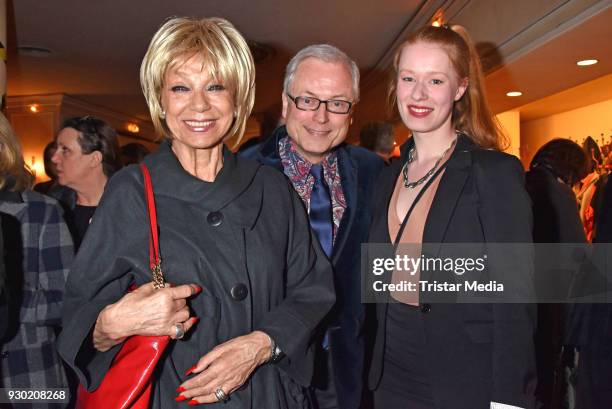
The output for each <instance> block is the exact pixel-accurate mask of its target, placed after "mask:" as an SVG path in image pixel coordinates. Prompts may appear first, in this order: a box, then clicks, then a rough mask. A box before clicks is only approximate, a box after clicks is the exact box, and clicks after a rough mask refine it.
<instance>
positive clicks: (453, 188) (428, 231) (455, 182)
mask: <svg viewBox="0 0 612 409" xmlns="http://www.w3.org/2000/svg"><path fill="white" fill-rule="evenodd" d="M472 147H473V145H472V144H471V142H467V143H466V141H462V138H461V137H460V140H459V142H458V144H457V148H456V149H455V152H453V155H452V156H451V158H450V159H449V160H448V164H447V165H446V170H445V171H444V174H443V175H442V179H441V180H440V184H439V185H438V190H437V191H436V194H435V196H434V200H433V203H432V204H431V209H430V210H429V214H428V215H427V221H426V222H425V230H424V231H423V243H428V244H427V245H425V244H424V246H423V249H424V250H425V249H427V252H428V253H430V254H431V255H432V256H437V255H438V253H439V250H440V243H442V242H443V241H444V236H445V234H446V229H447V228H448V224H449V222H450V219H451V217H452V215H453V212H454V210H455V206H456V205H457V201H458V200H459V197H460V196H461V192H462V191H463V188H464V186H465V182H466V181H467V179H468V176H469V174H470V171H471V168H472V166H471V165H472V153H471V150H472V149H471V148H472Z"/></svg>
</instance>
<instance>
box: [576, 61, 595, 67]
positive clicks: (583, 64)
mask: <svg viewBox="0 0 612 409" xmlns="http://www.w3.org/2000/svg"><path fill="white" fill-rule="evenodd" d="M598 62H599V61H598V60H595V59H593V60H580V61H578V62H577V63H576V65H579V66H581V67H585V66H587V65H595V64H597V63H598Z"/></svg>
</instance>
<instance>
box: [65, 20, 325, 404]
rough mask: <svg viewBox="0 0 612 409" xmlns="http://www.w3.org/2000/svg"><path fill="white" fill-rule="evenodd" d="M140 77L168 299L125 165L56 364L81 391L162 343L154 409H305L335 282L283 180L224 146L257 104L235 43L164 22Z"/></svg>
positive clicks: (223, 26) (75, 293)
mask: <svg viewBox="0 0 612 409" xmlns="http://www.w3.org/2000/svg"><path fill="white" fill-rule="evenodd" d="M140 77H141V84H142V88H143V91H144V94H145V98H146V100H147V103H148V105H149V109H150V112H151V118H152V120H153V123H154V125H155V127H156V128H157V130H158V131H159V132H160V133H161V134H162V135H163V136H164V138H165V141H164V142H163V143H162V145H161V147H160V148H159V150H158V151H157V152H156V153H154V154H152V155H149V156H148V157H147V158H145V160H144V163H145V164H146V166H147V167H148V168H149V170H150V172H151V177H152V182H153V190H154V192H155V200H156V206H157V214H158V225H159V238H160V245H159V247H160V251H161V258H162V265H161V267H162V270H163V272H164V274H165V278H166V280H167V281H168V282H169V283H171V284H172V286H171V287H170V286H168V287H166V288H162V289H160V290H157V291H155V290H153V287H152V285H151V283H150V281H151V278H150V272H149V269H148V260H149V256H148V251H149V248H148V216H147V211H146V206H145V198H144V193H143V191H144V187H143V181H142V176H141V174H140V171H139V169H138V168H137V167H128V168H126V169H124V170H123V171H120V172H119V173H117V174H116V175H115V176H113V178H112V179H111V180H110V182H109V184H108V186H107V187H106V190H105V193H104V196H103V197H102V200H101V202H100V205H99V207H98V209H97V210H96V214H95V217H94V219H93V222H92V224H91V226H90V228H89V230H88V233H87V237H86V238H85V241H84V242H83V245H82V247H81V249H80V252H79V254H78V256H77V259H76V262H75V265H74V268H73V269H72V273H71V279H70V280H69V282H68V287H67V298H66V308H65V310H64V311H65V312H64V330H63V332H62V335H61V340H60V353H61V354H62V356H63V358H64V359H65V360H66V361H67V362H68V363H69V364H70V365H71V366H72V367H73V368H74V369H75V371H76V373H77V374H78V375H79V377H80V379H81V382H82V383H83V384H84V385H85V386H86V387H87V388H88V389H89V390H90V391H91V390H95V389H96V388H97V386H98V385H99V384H100V382H101V380H102V379H103V378H104V375H105V373H106V371H107V369H108V367H109V365H110V363H111V361H112V359H113V357H114V355H115V353H116V352H117V346H118V345H119V344H121V342H122V341H123V340H124V339H125V338H127V337H129V336H131V335H135V334H138V335H169V336H171V337H172V338H173V339H176V340H177V341H176V342H175V343H173V344H172V345H171V346H170V347H169V348H168V350H167V353H166V354H165V356H164V357H163V358H162V361H161V362H160V363H159V365H158V367H157V372H156V373H157V378H156V380H155V383H154V385H153V392H152V406H151V407H152V408H168V407H175V405H177V404H176V402H184V403H189V404H190V405H199V404H202V403H216V402H218V401H222V402H227V406H226V407H232V408H251V407H252V408H266V409H274V408H295V407H299V408H303V407H307V406H306V405H307V400H306V398H305V395H304V386H306V385H307V384H308V383H309V381H310V378H311V375H312V349H311V348H312V344H311V342H310V336H311V334H312V333H313V331H314V329H315V327H316V325H317V324H318V322H319V321H320V320H321V319H322V318H323V316H324V315H325V314H326V313H327V311H328V310H329V309H330V308H331V305H332V304H333V302H334V293H333V287H332V282H331V277H332V275H331V271H330V267H329V264H328V262H327V261H326V258H325V256H324V255H321V253H320V249H319V247H318V246H313V245H312V238H311V235H310V229H309V227H308V219H307V216H306V214H305V213H304V210H303V207H302V204H301V203H300V199H299V198H298V197H297V195H296V194H295V193H293V191H292V189H291V187H290V186H289V185H288V183H287V181H286V180H285V179H284V177H283V176H282V175H280V174H278V173H277V172H275V171H274V170H271V169H267V168H265V167H262V166H260V165H258V164H256V163H255V162H251V161H249V160H248V159H241V158H237V157H236V156H234V155H233V154H232V153H231V151H230V150H229V149H227V148H226V147H225V146H224V141H226V140H227V139H228V138H231V137H234V136H235V137H237V138H238V139H240V137H241V136H242V134H243V132H244V128H245V125H246V121H247V119H248V117H249V115H250V112H251V108H252V106H253V100H254V96H255V89H254V86H255V67H254V63H253V59H252V56H251V54H250V52H249V49H248V46H247V44H246V42H245V40H244V39H243V38H242V36H241V35H240V34H239V33H238V31H237V30H236V29H235V28H234V27H233V26H232V25H231V24H230V23H229V22H227V21H226V20H223V19H218V18H204V19H191V18H174V19H171V20H169V21H167V22H166V23H165V24H164V25H163V26H162V27H161V28H160V29H159V30H158V32H157V33H156V34H155V35H154V36H153V39H152V40H151V44H150V45H149V49H148V51H147V53H146V54H145V57H144V59H143V62H142V66H141V72H140ZM132 283H136V284H137V285H139V288H138V290H136V291H134V292H132V293H129V294H127V295H125V293H126V290H127V289H128V287H129V286H130V284H132Z"/></svg>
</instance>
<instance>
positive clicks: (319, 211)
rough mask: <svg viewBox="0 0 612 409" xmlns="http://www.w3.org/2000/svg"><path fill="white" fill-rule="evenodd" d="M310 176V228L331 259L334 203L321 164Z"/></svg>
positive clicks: (325, 344) (326, 338)
mask: <svg viewBox="0 0 612 409" xmlns="http://www.w3.org/2000/svg"><path fill="white" fill-rule="evenodd" d="M310 174H311V175H312V176H314V179H315V182H314V186H313V187H312V193H311V194H310V212H308V217H309V218H310V227H312V230H313V231H314V232H315V234H316V235H317V239H319V243H320V244H321V248H322V249H323V251H324V252H325V254H326V255H327V257H329V258H331V254H332V249H333V246H334V233H333V222H334V220H333V216H332V203H331V196H330V194H329V187H328V186H327V183H325V178H324V177H323V166H322V165H321V164H317V165H312V167H311V168H310ZM321 346H322V347H323V349H325V350H327V349H329V332H328V331H325V335H324V336H323V342H322V343H321Z"/></svg>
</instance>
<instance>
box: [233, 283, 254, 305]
mask: <svg viewBox="0 0 612 409" xmlns="http://www.w3.org/2000/svg"><path fill="white" fill-rule="evenodd" d="M230 293H231V294H232V298H233V299H234V300H236V301H242V300H244V299H245V298H246V296H247V294H248V293H249V290H247V286H246V285H244V284H242V283H239V284H236V285H235V286H233V287H232V289H231V290H230Z"/></svg>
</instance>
